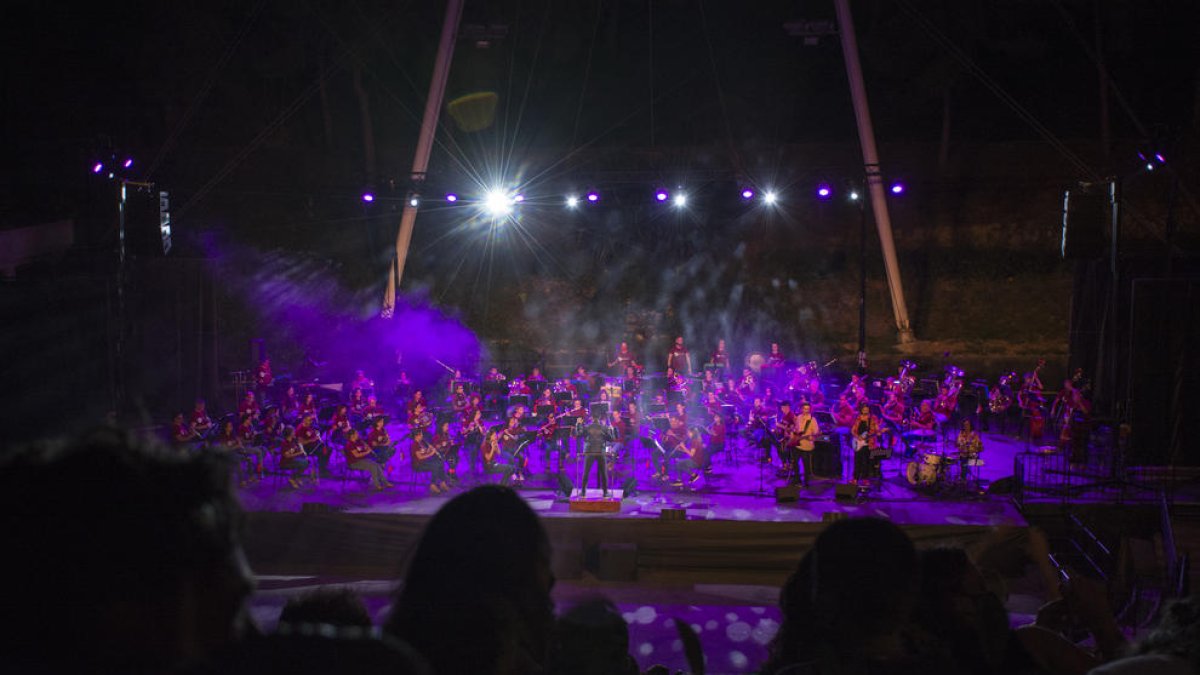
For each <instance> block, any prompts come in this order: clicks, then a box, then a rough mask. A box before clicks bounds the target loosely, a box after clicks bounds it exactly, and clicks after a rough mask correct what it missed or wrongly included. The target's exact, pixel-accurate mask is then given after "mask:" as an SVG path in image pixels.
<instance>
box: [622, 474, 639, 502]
mask: <svg viewBox="0 0 1200 675" xmlns="http://www.w3.org/2000/svg"><path fill="white" fill-rule="evenodd" d="M636 496H637V479H636V478H634V477H633V476H630V477H628V478H626V479H625V482H624V483H621V498H622V499H625V498H627V497H636Z"/></svg>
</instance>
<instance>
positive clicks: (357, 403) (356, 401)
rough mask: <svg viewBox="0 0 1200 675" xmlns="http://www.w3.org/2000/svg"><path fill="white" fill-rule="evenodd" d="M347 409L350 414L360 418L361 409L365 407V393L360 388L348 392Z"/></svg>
mask: <svg viewBox="0 0 1200 675" xmlns="http://www.w3.org/2000/svg"><path fill="white" fill-rule="evenodd" d="M348 409H349V411H350V414H351V415H354V416H355V417H359V418H361V417H362V416H363V411H365V410H366V409H367V395H366V394H365V393H363V390H362V389H355V390H354V391H352V392H351V393H350V403H349V404H348Z"/></svg>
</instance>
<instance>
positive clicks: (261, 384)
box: [254, 359, 275, 397]
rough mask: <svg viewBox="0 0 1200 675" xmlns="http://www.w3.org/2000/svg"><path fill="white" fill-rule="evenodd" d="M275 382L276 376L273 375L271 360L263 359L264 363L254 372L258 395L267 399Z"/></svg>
mask: <svg viewBox="0 0 1200 675" xmlns="http://www.w3.org/2000/svg"><path fill="white" fill-rule="evenodd" d="M274 381H275V376H274V375H272V374H271V359H263V360H262V363H260V364H258V370H256V371H254V388H255V389H256V390H257V391H258V395H259V396H260V397H265V396H266V394H267V392H268V391H269V390H270V389H271V383H273V382H274Z"/></svg>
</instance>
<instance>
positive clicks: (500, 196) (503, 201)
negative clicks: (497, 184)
mask: <svg viewBox="0 0 1200 675" xmlns="http://www.w3.org/2000/svg"><path fill="white" fill-rule="evenodd" d="M512 207H513V200H512V198H511V197H509V196H508V195H506V194H504V192H503V191H501V190H488V193H487V194H486V195H484V196H483V210H484V211H486V212H487V214H488V215H490V216H492V217H493V218H499V217H500V216H507V215H508V214H510V213H512Z"/></svg>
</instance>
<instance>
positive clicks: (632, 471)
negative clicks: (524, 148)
mask: <svg viewBox="0 0 1200 675" xmlns="http://www.w3.org/2000/svg"><path fill="white" fill-rule="evenodd" d="M397 431H401V430H397ZM982 436H983V438H984V448H985V450H984V454H983V457H984V460H985V464H984V465H983V466H982V467H980V468H979V477H978V478H979V482H978V487H976V486H975V485H972V486H971V487H969V488H968V487H966V486H955V485H952V484H951V483H950V482H949V481H944V482H942V483H940V484H938V485H935V486H933V487H932V488H929V487H921V486H914V485H912V484H910V483H909V481H908V480H907V478H906V477H905V469H906V466H907V464H908V463H909V462H911V461H913V460H912V459H905V458H901V457H899V456H897V457H895V458H893V459H889V460H885V461H884V462H883V464H882V468H883V475H884V480H883V481H882V483H881V484H880V485H879V486H877V487H876V488H875V489H873V490H870V491H867V492H865V493H863V494H861V496H860V497H859V498H857V499H854V498H851V499H849V500H847V499H845V498H843V499H841V500H839V499H838V498H837V497H838V495H837V489H836V488H837V485H838V484H839V483H842V482H843V481H842V480H840V479H833V478H827V479H817V480H814V481H813V482H812V484H811V485H810V486H809V487H804V488H800V490H799V496H798V499H797V501H795V502H777V501H776V497H775V488H776V487H777V486H781V485H783V484H784V481H783V480H782V479H780V478H779V477H778V476H777V475H776V469H775V468H773V467H771V466H764V465H763V464H761V463H760V462H757V461H754V458H755V457H757V456H758V451H757V450H755V449H753V448H750V447H747V446H746V444H744V443H742V444H739V447H738V450H737V453H736V461H733V460H731V459H730V458H728V457H725V456H721V457H716V458H714V459H713V461H712V471H711V472H710V473H708V474H706V475H705V476H704V477H703V478H701V479H700V480H699V481H698V482H697V483H693V484H688V485H680V484H678V483H665V484H663V483H658V482H656V481H653V480H651V479H650V478H649V475H650V473H651V469H650V466H649V462H648V459H647V458H646V456H645V453H644V451H642V450H639V451H635V454H634V458H633V459H632V460H626V461H621V462H618V463H617V465H616V466H615V467H614V469H613V473H614V483H615V484H616V485H618V486H619V485H620V484H621V483H622V482H624V481H625V480H626V479H627V478H628V477H629V476H631V475H632V476H634V477H635V479H636V486H637V487H636V494H635V495H632V496H628V495H627V496H625V498H624V499H623V501H622V503H621V510H620V512H619V513H608V514H597V513H578V512H572V511H570V510H569V504H568V500H567V499H566V498H565V497H564V496H563V495H562V494H561V493H556V492H555V490H556V489H557V487H558V480H557V478H556V476H555V475H553V474H550V473H547V472H546V471H545V470H544V469H545V467H543V466H542V460H543V453H542V451H541V449H540V448H538V447H537V446H534V449H533V452H532V453H531V455H530V457H531V461H532V466H531V467H530V471H531V473H530V475H529V478H528V480H527V481H526V482H525V484H524V485H521V486H517V490H518V492H519V493H520V494H521V495H522V496H523V497H524V498H525V499H526V500H527V501H528V502H529V504H530V506H531V507H532V508H533V509H534V510H535V511H537V512H538V513H539V514H540V515H542V516H543V517H548V518H633V519H645V518H659V517H660V514H661V512H662V510H663V509H684V510H685V511H686V515H687V518H688V519H689V520H696V519H699V520H730V521H760V522H762V521H765V522H820V521H822V520H824V519H827V518H828V517H829V516H827V515H826V514H828V513H842V514H845V515H846V516H847V517H855V516H879V517H883V518H887V519H889V520H892V521H893V522H896V523H897V524H901V525H990V526H999V525H1016V526H1023V525H1025V521H1024V519H1023V518H1022V517H1021V515H1020V513H1019V512H1018V510H1017V509H1016V508H1015V506H1014V505H1013V503H1012V501H1011V499H1009V498H1008V497H1006V496H1003V495H997V496H994V495H987V494H985V493H984V490H983V489H982V488H986V486H988V485H990V484H991V483H993V482H994V481H996V480H999V479H1001V478H1004V477H1008V476H1011V475H1012V472H1013V457H1014V455H1015V454H1016V453H1018V452H1021V451H1024V450H1025V446H1024V444H1023V443H1022V442H1020V441H1018V440H1016V439H1013V438H1011V437H1009V436H1004V435H1001V434H983V435H982ZM848 454H849V453H843V455H844V456H843V475H845V476H849V475H850V466H849V459H850V458H849V457H848V456H847V455H848ZM394 464H396V463H395V462H394ZM460 469H466V466H465V464H463V465H460ZM581 469H582V462H580V461H570V460H569V461H568V462H567V463H566V465H565V474H566V476H567V477H568V478H570V479H571V480H572V483H573V484H575V485H578V482H579V472H580V471H581ZM336 475H337V469H336V468H335V476H336ZM391 478H392V481H393V482H395V483H396V487H393V488H391V489H388V490H384V491H380V492H375V491H372V490H370V489H368V488H366V486H365V485H364V483H362V482H361V481H359V480H355V479H343V478H342V477H340V476H338V477H335V478H325V479H321V480H320V481H319V482H317V483H316V484H315V485H306V486H304V487H301V488H299V489H292V488H290V487H289V486H288V485H287V483H286V481H283V480H276V479H273V478H272V477H268V478H267V479H266V480H265V481H263V482H262V483H260V484H257V485H251V486H248V487H245V488H242V490H241V498H242V502H243V504H244V505H245V507H246V508H247V510H250V511H299V510H301V509H302V508H312V505H313V504H321V505H324V506H325V507H326V508H329V509H332V510H337V511H343V512H347V513H370V514H398V515H399V514H403V515H432V514H433V513H434V512H436V511H437V510H438V508H440V507H441V505H442V504H444V503H445V502H446V501H447V500H448V499H450V498H451V497H453V495H455V494H457V493H459V492H460V491H461V490H463V489H466V488H468V487H470V486H472V485H475V484H479V483H481V482H485V481H486V482H494V481H495V477H494V476H476V475H474V474H472V473H470V471H469V470H465V471H463V472H462V477H461V485H460V486H459V487H458V488H456V489H453V490H452V491H451V492H450V493H449V494H431V493H430V491H429V489H428V487H427V486H424V485H420V484H417V485H414V484H413V483H412V474H411V469H410V467H409V464H408V463H407V462H406V461H405V462H401V463H398V464H397V465H396V466H395V468H393V470H392V474H391ZM618 494H619V492H618ZM593 495H595V496H598V495H599V493H598V491H597V490H596V489H595V477H594V476H593V478H592V490H591V491H589V497H590V496H593Z"/></svg>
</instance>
